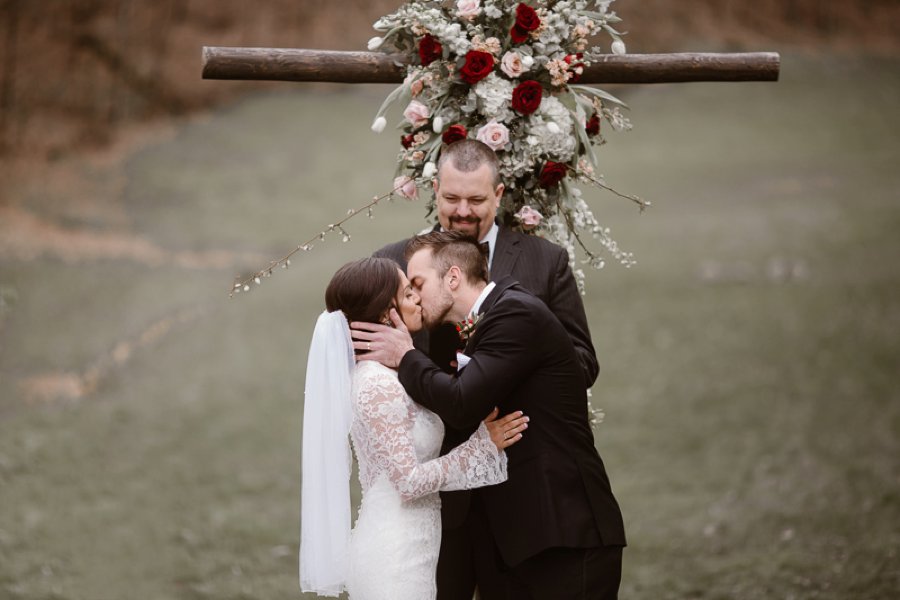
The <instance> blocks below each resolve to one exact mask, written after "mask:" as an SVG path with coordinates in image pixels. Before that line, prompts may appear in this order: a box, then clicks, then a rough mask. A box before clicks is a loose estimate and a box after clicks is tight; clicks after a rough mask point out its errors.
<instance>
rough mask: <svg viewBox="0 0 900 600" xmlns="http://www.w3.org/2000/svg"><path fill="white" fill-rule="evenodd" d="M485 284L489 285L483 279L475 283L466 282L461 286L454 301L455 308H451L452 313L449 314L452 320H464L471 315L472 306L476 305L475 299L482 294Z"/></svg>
mask: <svg viewBox="0 0 900 600" xmlns="http://www.w3.org/2000/svg"><path fill="white" fill-rule="evenodd" d="M485 286H487V283H485V282H483V281H479V282H477V283H475V284H473V285H469V284H468V283H464V284H462V285H461V286H460V288H459V291H458V292H457V295H456V298H455V301H454V302H453V310H451V315H449V316H450V317H451V320H452V321H462V320H463V319H465V318H466V317H468V316H469V313H470V312H471V311H472V307H473V306H475V301H476V300H478V296H480V295H481V292H482V291H483V290H484V288H485Z"/></svg>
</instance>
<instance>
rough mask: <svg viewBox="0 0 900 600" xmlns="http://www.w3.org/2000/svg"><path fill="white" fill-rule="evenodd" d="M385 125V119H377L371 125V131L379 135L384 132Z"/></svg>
mask: <svg viewBox="0 0 900 600" xmlns="http://www.w3.org/2000/svg"><path fill="white" fill-rule="evenodd" d="M385 125H387V119H385V118H384V117H378V118H377V119H375V121H374V122H373V123H372V131H374V132H375V133H381V132H382V131H384V126H385Z"/></svg>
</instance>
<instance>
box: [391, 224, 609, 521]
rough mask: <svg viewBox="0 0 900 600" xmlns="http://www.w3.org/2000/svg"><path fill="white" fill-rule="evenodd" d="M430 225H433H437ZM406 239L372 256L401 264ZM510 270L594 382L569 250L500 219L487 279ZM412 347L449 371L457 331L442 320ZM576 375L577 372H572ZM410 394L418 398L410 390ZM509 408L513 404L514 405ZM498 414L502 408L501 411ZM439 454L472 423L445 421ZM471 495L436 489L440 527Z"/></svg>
mask: <svg viewBox="0 0 900 600" xmlns="http://www.w3.org/2000/svg"><path fill="white" fill-rule="evenodd" d="M439 227H440V226H439V225H435V226H434V230H437V229H439ZM408 242H409V240H401V241H399V242H395V243H393V244H389V245H387V246H385V247H383V248H381V249H380V250H378V251H376V252H375V253H374V255H373V256H380V257H384V258H391V259H393V260H395V261H396V262H397V264H399V265H400V267H401V268H402V269H403V270H404V271H405V270H406V258H405V257H404V253H405V251H406V245H407V243H408ZM506 276H511V277H512V278H513V279H515V280H517V281H518V282H519V283H520V284H521V285H522V286H523V287H524V288H525V289H527V290H528V291H530V292H531V293H532V294H534V295H535V296H537V297H538V298H540V299H541V300H542V301H543V302H544V304H546V305H547V307H548V308H549V309H550V311H551V312H552V313H553V314H554V315H556V317H557V318H558V319H559V321H560V322H561V323H562V324H563V326H564V327H565V329H566V332H567V333H568V334H569V337H570V338H571V339H572V343H573V345H574V347H575V352H576V354H577V356H578V363H579V365H580V375H581V378H582V380H583V386H584V387H585V389H586V388H589V387H591V386H592V385H594V381H596V379H597V373H598V372H599V366H598V365H597V356H596V353H595V351H594V344H593V343H592V342H591V333H590V331H589V330H588V322H587V316H586V315H585V312H584V303H583V302H582V300H581V294H580V293H579V292H578V286H577V284H576V283H575V277H574V276H573V275H572V269H571V268H569V255H568V253H566V251H565V250H564V249H562V248H560V247H559V246H557V245H556V244H554V243H552V242H548V241H547V240H545V239H543V238H539V237H536V236H533V235H526V234H524V233H520V232H517V231H513V230H511V229H509V228H507V227H504V226H503V225H500V230H499V232H498V233H497V244H496V247H495V248H494V260H493V263H492V265H491V279H492V280H493V281H496V280H498V279H500V278H503V277H506ZM413 340H414V342H415V345H416V348H418V349H420V350H422V351H423V352H425V353H426V354H427V355H428V356H429V357H430V358H431V359H432V361H434V363H435V364H436V365H438V367H440V368H441V369H442V370H444V372H446V373H449V374H452V373H455V372H456V369H455V368H454V367H452V366H451V365H450V363H451V361H455V360H456V350H457V345H458V344H459V336H458V334H457V332H456V329H455V328H454V327H453V325H449V324H446V325H444V326H442V327H439V328H438V329H436V330H435V331H432V332H428V331H421V332H419V333H417V334H416V335H414V336H413ZM576 379H578V377H577V376H576ZM413 399H414V400H417V398H416V397H415V396H413ZM513 410H518V409H516V408H514V409H513ZM501 414H502V413H501ZM445 425H447V428H446V433H445V434H444V443H443V445H442V447H441V454H446V453H447V452H449V451H450V450H452V449H453V448H455V447H456V446H458V445H459V444H461V443H463V442H464V441H466V440H467V439H468V438H469V436H470V435H471V434H472V432H473V431H474V430H475V428H474V427H467V428H462V429H457V428H454V427H453V426H452V425H451V424H449V423H446V422H445ZM470 500H471V495H470V492H468V491H465V490H462V491H458V492H441V522H442V524H443V527H444V528H454V527H459V526H460V525H462V523H463V522H464V521H465V518H466V515H467V514H468V510H469V504H470Z"/></svg>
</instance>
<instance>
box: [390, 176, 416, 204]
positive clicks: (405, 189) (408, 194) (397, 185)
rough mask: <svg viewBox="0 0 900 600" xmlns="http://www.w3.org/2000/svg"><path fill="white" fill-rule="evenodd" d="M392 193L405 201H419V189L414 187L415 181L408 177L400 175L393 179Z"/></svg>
mask: <svg viewBox="0 0 900 600" xmlns="http://www.w3.org/2000/svg"><path fill="white" fill-rule="evenodd" d="M394 191H395V192H396V193H398V194H400V195H401V196H403V197H404V198H406V199H407V200H418V199H419V188H417V187H416V180H415V179H413V178H411V177H410V176H409V175H401V176H400V177H397V178H396V179H394Z"/></svg>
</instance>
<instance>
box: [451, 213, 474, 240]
mask: <svg viewBox="0 0 900 600" xmlns="http://www.w3.org/2000/svg"><path fill="white" fill-rule="evenodd" d="M450 230H451V231H462V232H463V233H467V234H469V235H471V236H472V237H474V238H477V239H478V240H479V241H480V240H481V219H479V218H477V217H450Z"/></svg>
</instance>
